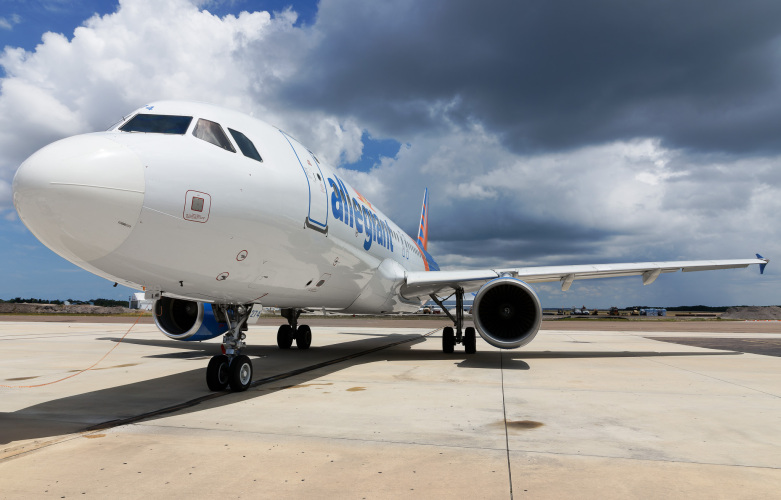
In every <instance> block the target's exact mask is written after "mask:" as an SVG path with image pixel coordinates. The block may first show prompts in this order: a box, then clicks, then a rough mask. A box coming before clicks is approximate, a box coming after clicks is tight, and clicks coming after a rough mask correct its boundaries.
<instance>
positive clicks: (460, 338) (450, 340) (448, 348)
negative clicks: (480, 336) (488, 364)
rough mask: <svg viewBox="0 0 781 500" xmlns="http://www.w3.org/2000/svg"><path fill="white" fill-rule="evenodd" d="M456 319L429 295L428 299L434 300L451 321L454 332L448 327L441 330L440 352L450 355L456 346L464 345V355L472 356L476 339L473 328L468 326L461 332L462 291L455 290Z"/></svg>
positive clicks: (462, 318)
mask: <svg viewBox="0 0 781 500" xmlns="http://www.w3.org/2000/svg"><path fill="white" fill-rule="evenodd" d="M455 295H456V317H455V318H454V317H453V315H452V314H450V311H448V310H447V308H446V307H445V305H444V304H443V303H442V301H441V300H439V298H437V296H436V295H435V294H433V293H432V294H431V295H430V297H431V298H432V299H434V302H436V303H437V305H439V307H440V308H441V309H442V311H443V312H444V313H445V314H447V316H448V318H450V319H451V320H453V325H454V326H455V328H456V329H455V331H453V328H452V327H450V326H446V327H445V328H443V329H442V352H444V353H445V354H452V353H453V350H454V349H455V346H456V344H464V352H465V353H466V354H474V353H475V352H477V337H476V336H475V329H474V327H471V326H468V327H466V329H464V330H463V333H462V327H463V326H464V289H463V288H456V294H455Z"/></svg>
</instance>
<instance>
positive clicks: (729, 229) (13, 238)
mask: <svg viewBox="0 0 781 500" xmlns="http://www.w3.org/2000/svg"><path fill="white" fill-rule="evenodd" d="M0 46H1V47H4V48H3V51H2V53H1V54H0V261H1V262H3V267H4V268H5V270H6V271H5V273H4V279H3V280H2V282H0V298H5V299H8V298H12V297H17V296H22V297H40V298H52V299H53V298H75V299H90V298H96V297H106V298H116V299H122V298H126V297H127V296H128V295H129V294H130V293H131V290H130V289H127V288H124V287H117V288H113V287H112V285H113V284H112V283H108V282H106V281H105V280H103V279H101V278H97V277H95V276H92V275H91V274H89V273H87V272H86V271H82V270H80V269H79V268H77V267H75V266H73V265H72V264H70V263H68V262H67V261H65V260H63V259H61V258H60V257H58V256H56V255H55V254H53V253H52V252H51V251H49V250H48V249H46V248H45V247H43V246H42V245H41V244H40V243H38V242H37V240H36V239H35V238H34V237H33V236H32V235H31V234H30V233H29V231H27V229H26V228H25V227H24V225H23V224H22V223H21V222H20V221H19V219H18V216H17V215H16V212H15V210H14V208H13V203H12V200H11V182H12V179H13V175H14V172H15V171H16V168H17V167H18V166H19V164H21V162H22V161H24V159H25V158H27V157H28V156H29V155H30V154H32V153H33V152H34V151H36V150H37V149H39V148H41V147H43V146H44V145H46V144H48V143H50V142H52V141H54V140H57V139H59V138H62V137H67V136H70V135H75V134H80V133H86V132H91V131H97V130H104V129H106V128H107V127H108V126H109V125H111V124H113V123H114V122H116V121H117V120H118V119H120V118H121V117H122V116H123V115H125V114H127V113H128V112H130V111H132V110H133V109H135V108H138V107H140V106H141V105H143V104H145V103H148V102H150V101H155V100H161V99H189V100H198V101H206V102H211V103H214V104H217V105H222V106H226V107H230V108H234V109H239V110H242V111H244V112H247V113H249V114H252V115H253V116H256V117H258V118H261V119H263V120H265V121H267V122H269V123H272V124H274V125H276V126H278V127H280V128H282V129H283V130H286V131H287V132H289V133H291V134H292V135H294V136H296V137H297V138H299V139H300V140H301V141H302V142H303V143H304V144H306V145H307V146H308V147H309V148H310V149H312V150H313V151H315V152H316V153H317V154H318V156H319V157H320V158H321V159H323V160H326V161H327V162H329V163H330V164H332V165H334V166H335V167H337V168H338V169H339V171H340V173H341V174H342V175H343V176H344V178H346V179H347V180H349V181H350V183H351V184H352V185H353V186H355V187H356V188H357V189H358V190H360V191H361V193H362V194H364V196H366V197H367V198H368V199H370V200H371V201H372V203H373V204H376V205H377V206H379V207H381V208H382V210H383V211H384V212H385V213H386V214H388V215H389V216H390V217H391V218H392V219H393V220H394V221H395V222H397V223H398V224H399V225H400V226H401V227H402V228H404V229H405V230H406V231H407V232H408V233H410V234H412V235H414V234H415V228H416V226H417V223H418V217H419V211H420V203H421V201H422V196H423V190H424V189H425V188H426V187H428V188H429V197H430V198H429V199H430V222H429V253H431V254H432V255H434V256H435V258H436V259H437V262H438V263H439V264H440V267H442V268H443V269H465V268H478V269H479V268H488V267H509V266H524V267H526V266H535V265H564V264H589V263H609V262H637V261H663V260H700V259H722V258H751V257H753V256H754V254H755V253H761V254H762V255H764V256H766V257H769V258H771V259H773V257H774V256H778V255H781V244H780V243H779V234H780V232H781V231H780V230H779V225H778V224H777V223H776V222H775V221H776V218H777V214H779V213H780V212H781V210H779V209H781V139H780V138H781V3H779V2H768V1H760V0H746V1H743V2H734V1H724V0H709V1H707V2H705V1H700V0H684V1H680V0H676V1H663V0H659V1H655V2H615V1H613V0H593V1H591V2H582V1H580V0H559V1H550V2H539V1H525V0H521V1H499V0H490V1H488V2H474V1H471V0H427V1H426V2H420V1H415V0H388V1H384V2H366V1H364V0H321V1H319V2H315V1H285V0H273V1H251V0H225V1H218V0H212V1H197V0H168V1H166V2H157V1H153V0H122V1H120V2H114V3H112V2H107V1H100V2H98V1H94V0H92V1H88V0H36V1H22V0H2V2H0ZM775 267H777V266H774V264H773V263H772V262H771V264H770V265H769V266H768V268H767V271H766V273H765V275H764V276H762V277H760V276H759V273H758V270H757V269H756V267H754V268H750V269H748V270H730V271H720V272H705V273H692V274H689V273H687V274H682V273H677V274H674V275H672V274H669V275H663V276H661V277H660V278H659V279H658V280H657V281H656V282H655V283H654V284H653V285H650V286H642V285H641V280H640V278H639V277H634V278H623V279H614V280H589V281H576V282H575V284H573V286H572V288H571V289H570V290H569V291H568V292H561V290H560V287H559V286H558V285H556V284H540V285H535V289H536V290H537V292H538V294H539V295H540V298H541V300H542V303H543V306H544V307H571V306H575V305H577V306H581V305H586V306H588V307H609V306H613V305H616V306H620V307H623V306H630V305H657V306H675V305H695V304H705V305H738V304H747V305H770V304H781V296H780V295H781V294H780V293H779V292H781V279H779V276H781V274H779V272H778V271H777V270H776V269H775Z"/></svg>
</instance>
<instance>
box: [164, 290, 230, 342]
mask: <svg viewBox="0 0 781 500" xmlns="http://www.w3.org/2000/svg"><path fill="white" fill-rule="evenodd" d="M152 311H153V312H154V316H155V324H156V325H157V328H159V329H160V331H161V332H163V334H164V335H165V336H166V337H168V338H170V339H174V340H186V341H200V340H209V339H213V338H214V337H217V336H219V335H223V334H225V333H227V332H228V325H227V324H226V323H224V322H223V323H220V322H219V321H217V319H216V318H215V317H214V311H213V310H212V305H211V304H208V303H207V304H204V303H203V302H196V301H194V300H184V299H173V298H170V297H161V298H159V299H157V300H156V301H155V303H154V306H153V307H152Z"/></svg>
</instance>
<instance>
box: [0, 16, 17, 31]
mask: <svg viewBox="0 0 781 500" xmlns="http://www.w3.org/2000/svg"><path fill="white" fill-rule="evenodd" d="M20 22H22V18H21V17H20V16H19V15H18V14H12V15H11V16H10V17H0V29H3V30H12V29H14V26H15V25H17V24H19V23H20Z"/></svg>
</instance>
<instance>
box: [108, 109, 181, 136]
mask: <svg viewBox="0 0 781 500" xmlns="http://www.w3.org/2000/svg"><path fill="white" fill-rule="evenodd" d="M191 121H193V117H192V116H176V115H148V114H140V113H139V114H137V115H136V116H134V117H133V118H132V119H131V120H130V121H129V122H127V123H126V124H124V125H122V126H121V127H119V130H121V131H123V132H148V133H152V134H177V135H184V133H185V132H187V128H188V127H189V126H190V122H191Z"/></svg>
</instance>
